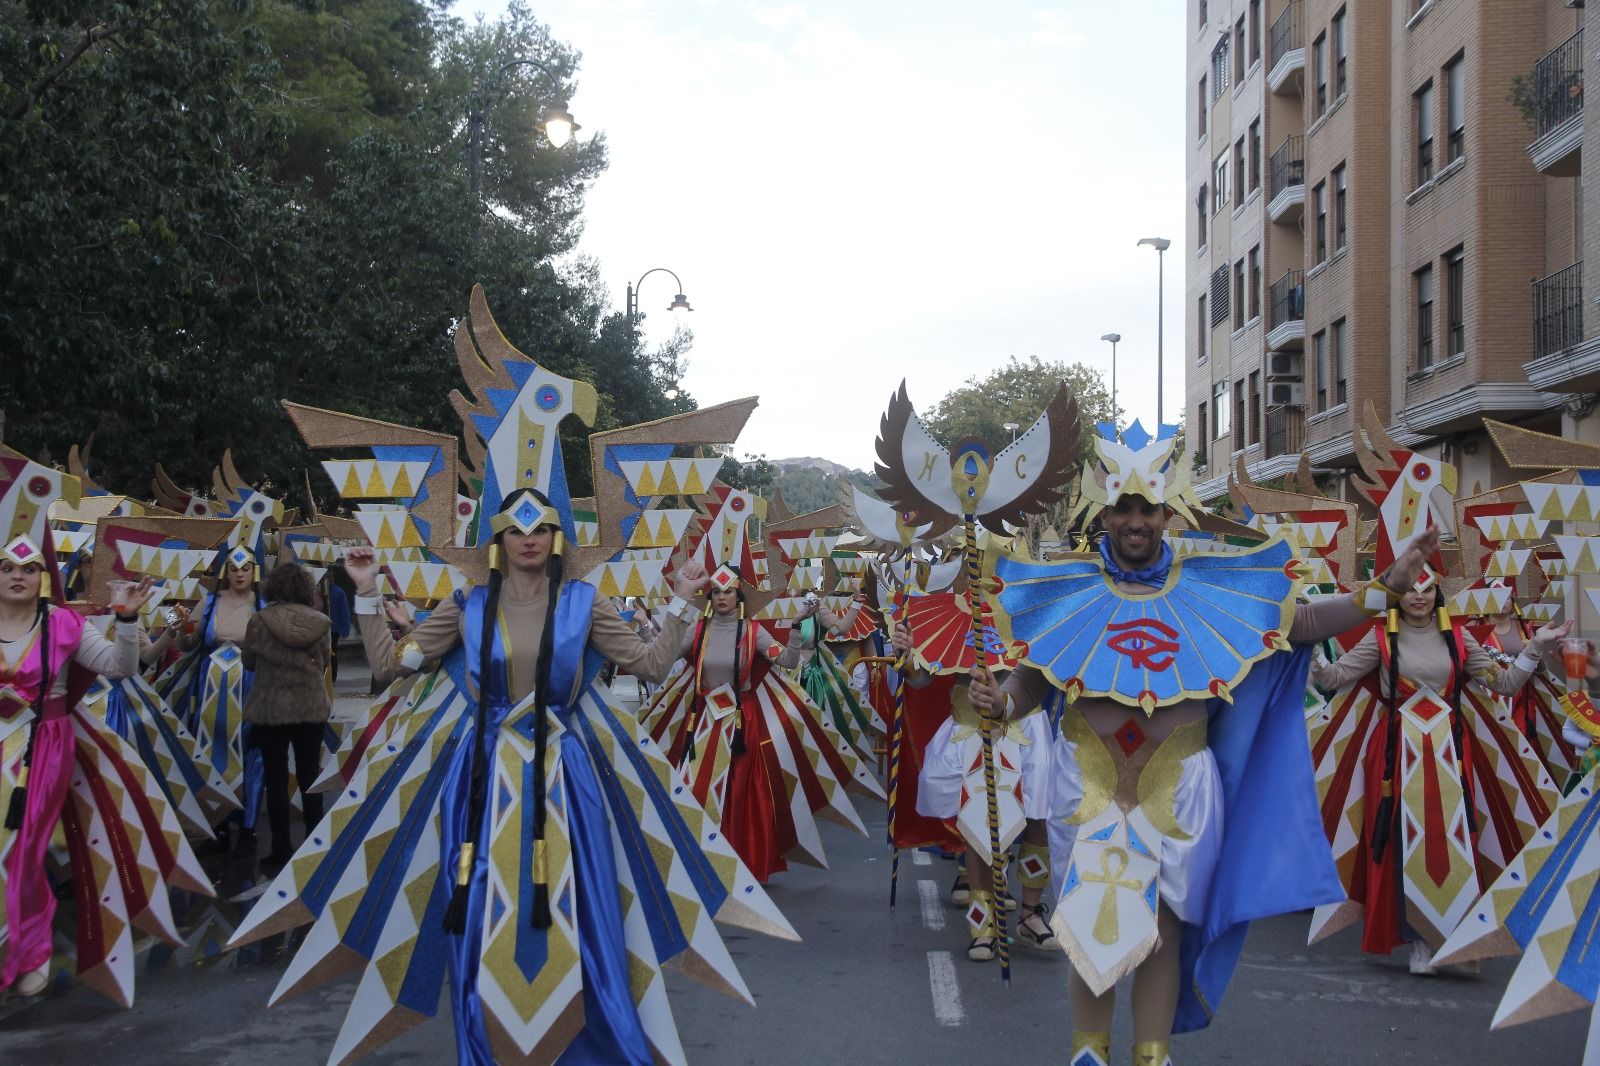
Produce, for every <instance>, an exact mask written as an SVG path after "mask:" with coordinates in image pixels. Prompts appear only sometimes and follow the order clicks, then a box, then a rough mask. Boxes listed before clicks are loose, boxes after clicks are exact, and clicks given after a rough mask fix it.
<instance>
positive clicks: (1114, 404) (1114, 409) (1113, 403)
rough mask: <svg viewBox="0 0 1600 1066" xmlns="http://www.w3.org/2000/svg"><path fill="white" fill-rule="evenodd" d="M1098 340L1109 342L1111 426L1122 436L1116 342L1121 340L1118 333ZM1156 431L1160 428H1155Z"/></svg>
mask: <svg viewBox="0 0 1600 1066" xmlns="http://www.w3.org/2000/svg"><path fill="white" fill-rule="evenodd" d="M1100 339H1101V340H1103V341H1110V342H1111V424H1112V425H1113V426H1116V427H1117V436H1118V437H1121V436H1122V429H1121V427H1122V419H1121V418H1120V417H1119V416H1118V414H1117V342H1118V341H1120V340H1121V339H1122V334H1120V333H1102V334H1100ZM1156 428H1157V429H1158V430H1159V429H1160V428H1161V427H1160V426H1157V427H1156Z"/></svg>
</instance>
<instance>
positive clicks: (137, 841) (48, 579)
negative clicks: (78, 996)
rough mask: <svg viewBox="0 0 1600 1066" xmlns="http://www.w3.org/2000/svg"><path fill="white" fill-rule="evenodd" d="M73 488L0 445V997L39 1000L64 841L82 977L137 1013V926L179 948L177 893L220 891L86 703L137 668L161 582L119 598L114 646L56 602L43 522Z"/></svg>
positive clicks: (145, 777)
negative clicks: (143, 627) (171, 891)
mask: <svg viewBox="0 0 1600 1066" xmlns="http://www.w3.org/2000/svg"><path fill="white" fill-rule="evenodd" d="M64 480H65V478H64V475H61V474H59V473H57V472H56V471H53V470H49V469H47V468H45V467H42V466H40V465H38V464H36V463H33V462H31V461H29V460H27V459H26V458H24V457H22V456H20V455H17V454H16V453H14V452H10V451H8V450H5V449H0V534H3V535H4V536H6V537H7V543H6V544H5V545H4V547H3V548H0V812H3V815H4V820H3V822H0V881H3V882H4V884H3V885H0V892H3V897H4V901H5V910H4V913H3V915H0V918H3V921H0V947H3V949H4V961H3V964H0V989H4V988H7V987H9V986H11V985H12V984H15V985H16V986H17V989H18V991H20V992H21V993H22V994H24V995H37V994H38V993H40V992H42V991H43V990H44V988H45V986H46V984H47V982H48V979H49V972H50V957H51V946H52V937H53V933H52V928H51V926H52V923H53V921H54V918H55V912H56V897H55V893H54V892H53V891H52V889H51V885H50V882H49V878H48V877H47V874H46V864H47V861H48V853H49V849H50V843H51V838H52V836H53V835H54V834H56V833H57V832H58V831H60V832H62V833H63V835H64V837H65V840H66V850H67V857H68V863H69V865H70V869H71V879H72V887H73V900H74V905H75V907H76V917H77V922H76V925H77V973H78V977H79V979H80V980H82V981H84V982H85V983H86V984H89V985H90V986H91V987H93V988H95V989H96V990H98V991H100V992H102V993H103V994H105V995H107V996H108V997H110V998H112V999H113V1000H115V1001H116V1002H118V1003H119V1004H121V1005H123V1006H129V1005H131V1004H132V1002H133V980H134V958H133V955H134V952H133V937H132V930H133V928H134V927H135V926H136V927H138V928H139V929H140V930H141V931H143V932H148V933H151V934H153V935H156V936H158V937H160V938H161V939H163V940H166V941H167V942H168V943H172V944H177V943H179V938H178V934H177V930H176V928H175V927H174V926H173V921H172V912H171V907H170V903H169V899H168V888H169V884H170V885H171V886H176V887H183V888H186V889H189V890H190V891H194V892H198V893H200V894H203V895H207V896H209V895H211V894H212V890H211V885H210V882H209V881H208V880H207V878H206V876H205V874H204V872H203V871H202V870H201V869H200V866H199V863H198V862H197V861H196V860H195V857H194V854H193V853H192V852H191V851H190V849H189V846H188V844H187V842H186V841H185V840H184V838H183V833H182V830H181V829H180V828H179V824H178V819H177V815H176V814H175V813H174V811H173V809H172V807H171V806H170V805H169V804H168V802H167V800H166V798H165V797H164V795H163V794H162V793H161V791H160V789H159V788H158V787H157V786H156V784H155V782H154V781H153V780H152V778H153V775H152V773H151V771H150V770H149V768H148V767H146V766H145V764H144V761H143V759H142V758H141V757H140V755H139V752H138V751H137V750H136V749H135V748H133V747H132V746H131V745H129V744H128V743H127V742H125V741H123V740H122V738H121V737H119V736H117V734H116V733H115V732H113V731H112V730H111V729H109V728H108V727H107V726H106V725H105V723H104V722H103V721H102V720H100V719H99V718H97V717H95V716H94V715H92V714H90V713H86V712H85V711H84V710H82V709H81V708H79V707H78V702H79V700H80V699H81V698H82V696H83V695H84V693H85V692H86V691H87V689H88V688H89V685H90V683H91V682H92V681H93V680H94V678H95V675H96V674H105V675H107V676H110V677H126V676H128V675H130V674H132V673H134V672H135V671H136V670H137V669H138V665H139V647H140V625H139V619H138V610H139V608H140V607H141V606H142V605H143V604H144V603H145V602H146V601H147V600H148V599H149V598H150V595H151V592H152V587H153V586H152V582H150V581H148V580H146V581H143V582H140V583H139V585H138V586H136V587H134V588H133V589H131V590H130V591H129V592H128V593H127V595H126V596H125V598H124V599H123V600H122V603H121V608H122V613H119V614H118V616H117V621H116V637H115V640H114V642H113V641H108V640H107V639H106V638H104V637H102V636H101V635H100V633H99V631H98V630H96V629H94V628H93V627H91V626H88V625H86V624H85V622H84V620H83V618H82V617H81V616H79V615H78V614H76V613H75V612H73V611H71V610H67V609H66V608H64V607H62V606H60V605H59V603H58V602H57V599H58V597H59V595H60V575H59V574H58V573H57V572H56V570H55V566H54V559H53V555H52V554H51V552H50V550H49V547H48V541H47V540H46V536H47V531H46V528H45V514H46V511H47V510H48V508H49V505H50V503H51V502H52V501H53V500H54V499H56V498H57V497H58V496H60V495H61V493H62V488H63V482H64ZM74 491H75V483H74ZM41 544H43V545H45V547H44V548H41V547H40V546H41Z"/></svg>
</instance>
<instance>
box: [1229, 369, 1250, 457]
mask: <svg viewBox="0 0 1600 1066" xmlns="http://www.w3.org/2000/svg"><path fill="white" fill-rule="evenodd" d="M1252 377H1254V375H1252ZM1233 409H1234V411H1235V414H1234V418H1233V450H1234V451H1236V452H1242V451H1244V437H1245V430H1246V428H1247V427H1248V426H1249V424H1250V408H1248V407H1246V406H1245V405H1244V381H1243V379H1240V380H1238V381H1235V382H1234V383H1233Z"/></svg>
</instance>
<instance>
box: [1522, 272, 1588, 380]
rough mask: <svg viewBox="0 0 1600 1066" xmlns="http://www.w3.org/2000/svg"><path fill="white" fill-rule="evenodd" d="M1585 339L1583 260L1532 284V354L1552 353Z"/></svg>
mask: <svg viewBox="0 0 1600 1066" xmlns="http://www.w3.org/2000/svg"><path fill="white" fill-rule="evenodd" d="M1581 340H1583V263H1582V262H1581V261H1580V262H1577V263H1574V264H1572V265H1571V266H1569V267H1567V268H1566V269H1565V270H1558V271H1556V272H1555V273H1554V274H1551V275H1549V276H1548V277H1543V278H1540V279H1539V280H1538V281H1536V282H1534V283H1533V356H1534V358H1535V359H1537V358H1539V357H1540V356H1542V355H1553V354H1555V353H1556V352H1560V351H1565V350H1566V349H1568V348H1571V347H1572V346H1573V345H1575V344H1577V343H1578V342H1579V341H1581Z"/></svg>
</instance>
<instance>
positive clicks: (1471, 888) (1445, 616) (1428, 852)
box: [1311, 412, 1565, 974]
mask: <svg viewBox="0 0 1600 1066" xmlns="http://www.w3.org/2000/svg"><path fill="white" fill-rule="evenodd" d="M1370 415H1371V413H1370V412H1369V416H1370ZM1363 432H1364V435H1365V441H1364V442H1363V443H1362V444H1361V445H1360V446H1358V448H1357V456H1358V458H1359V459H1360V461H1361V465H1362V470H1363V473H1364V474H1365V475H1366V478H1367V480H1366V481H1365V482H1363V483H1360V484H1359V485H1358V488H1359V489H1360V491H1362V492H1363V494H1364V495H1366V497H1367V498H1368V499H1369V500H1370V501H1371V502H1372V503H1373V504H1374V506H1376V507H1377V509H1378V528H1377V532H1376V534H1375V547H1376V566H1377V568H1378V569H1380V570H1382V569H1385V568H1387V567H1388V565H1389V563H1390V560H1392V559H1394V558H1395V557H1397V556H1398V555H1399V554H1400V552H1401V551H1402V550H1404V546H1405V544H1406V543H1407V542H1408V541H1409V539H1410V537H1411V536H1412V535H1413V534H1414V533H1415V532H1416V531H1417V530H1418V529H1422V528H1424V527H1430V526H1435V525H1443V524H1444V523H1447V522H1450V521H1451V520H1452V518H1453V517H1454V515H1453V511H1454V508H1453V501H1452V499H1451V493H1452V492H1453V490H1454V488H1455V484H1456V472H1455V469H1454V468H1453V467H1451V466H1450V465H1449V464H1447V463H1442V462H1440V461H1438V460H1436V459H1434V458H1432V457H1430V456H1422V455H1418V454H1416V453H1415V452H1412V451H1410V450H1409V449H1406V448H1404V447H1402V446H1401V445H1399V444H1397V443H1396V442H1395V441H1393V440H1391V439H1390V438H1389V437H1388V436H1387V435H1386V434H1385V433H1384V431H1383V427H1382V425H1381V423H1379V422H1378V421H1377V419H1376V418H1375V417H1369V418H1368V420H1367V422H1366V424H1365V425H1364V426H1363ZM1445 574H1446V570H1445V564H1444V562H1443V556H1442V555H1437V554H1436V555H1432V556H1431V558H1430V563H1429V566H1428V567H1427V568H1425V569H1424V570H1423V571H1421V572H1420V574H1419V575H1418V576H1417V578H1416V579H1415V581H1416V583H1415V584H1414V585H1412V586H1411V587H1409V588H1407V589H1405V590H1403V591H1404V593H1405V594H1404V595H1402V596H1401V597H1400V599H1399V602H1397V603H1396V604H1394V605H1393V606H1392V607H1391V608H1390V609H1389V611H1388V613H1387V617H1386V618H1385V619H1382V620H1380V621H1378V622H1375V623H1374V624H1373V625H1371V626H1370V627H1369V631H1368V632H1367V633H1366V635H1365V636H1363V637H1362V638H1361V640H1360V641H1359V642H1358V643H1356V644H1355V645H1354V646H1353V647H1351V648H1350V650H1348V651H1346V652H1345V653H1344V654H1343V655H1341V656H1340V657H1339V658H1338V659H1337V660H1336V661H1335V662H1334V663H1333V664H1332V665H1329V666H1324V667H1320V668H1318V669H1317V671H1316V673H1315V677H1316V681H1317V684H1318V685H1319V686H1320V687H1322V688H1323V689H1325V690H1329V691H1334V692H1335V695H1334V696H1333V697H1332V698H1331V699H1330V701H1329V705H1328V714H1329V723H1328V725H1327V727H1326V728H1325V730H1324V731H1323V733H1322V735H1321V736H1320V737H1319V738H1318V741H1317V745H1316V747H1315V749H1314V751H1313V759H1314V762H1315V765H1316V772H1317V779H1318V784H1319V788H1320V789H1321V791H1322V815H1323V826H1324V830H1325V832H1326V833H1327V837H1328V841H1329V844H1330V845H1331V847H1332V849H1333V857H1334V861H1335V864H1336V866H1337V868H1338V870H1339V874H1340V878H1341V880H1342V881H1343V883H1344V887H1345V892H1346V895H1347V896H1348V900H1347V901H1346V902H1343V903H1340V904H1337V905H1335V906H1329V907H1322V908H1319V909H1318V910H1317V912H1316V913H1315V914H1314V915H1313V918H1312V925H1311V939H1312V940H1313V942H1315V941H1316V940H1320V939H1323V938H1325V937H1327V936H1329V935H1331V934H1333V933H1334V932H1337V931H1338V930H1340V929H1342V928H1345V927H1346V926H1348V925H1350V924H1352V923H1353V922H1355V921H1358V920H1360V921H1362V922H1363V929H1362V948H1363V950H1365V951H1368V952H1371V953H1374V954H1380V955H1386V954H1388V953H1390V952H1391V951H1393V950H1394V948H1396V947H1397V946H1399V945H1400V944H1402V943H1405V942H1407V941H1409V942H1410V943H1411V945H1412V947H1411V958H1410V966H1411V970H1412V972H1413V973H1416V974H1430V973H1432V972H1433V968H1432V966H1431V962H1430V960H1431V958H1432V955H1433V949H1434V948H1436V947H1437V946H1438V945H1439V944H1441V943H1443V941H1444V938H1445V937H1446V936H1447V935H1448V934H1449V932H1450V930H1451V929H1453V928H1454V927H1455V925H1456V923H1457V922H1458V921H1459V920H1460V918H1461V916H1462V915H1463V914H1465V913H1466V910H1467V908H1468V907H1470V906H1471V905H1472V901H1473V900H1474V899H1476V898H1477V895H1478V892H1479V889H1480V887H1481V885H1483V884H1487V883H1488V882H1490V881H1492V880H1493V879H1494V878H1495V877H1496V876H1497V875H1498V874H1499V872H1500V870H1501V869H1503V868H1504V866H1505V865H1506V863H1507V862H1509V861H1510V860H1511V859H1512V857H1513V856H1515V855H1516V853H1517V852H1518V851H1519V850H1521V848H1522V847H1523V845H1524V844H1525V843H1526V842H1527V840H1528V838H1529V836H1530V835H1531V834H1532V833H1533V832H1534V830H1535V829H1536V828H1537V827H1538V826H1539V824H1540V823H1542V822H1543V821H1544V820H1545V819H1546V818H1547V817H1548V815H1549V812H1550V811H1551V810H1552V809H1553V808H1554V806H1555V803H1556V800H1557V798H1558V793H1557V789H1556V784H1555V782H1554V781H1553V780H1552V778H1551V776H1550V774H1549V773H1548V771H1546V770H1545V768H1544V766H1543V765H1542V764H1541V762H1540V761H1539V758H1538V756H1537V755H1536V754H1535V752H1534V750H1533V748H1532V747H1531V746H1530V745H1529V744H1528V742H1527V740H1526V738H1525V737H1524V736H1523V735H1522V733H1521V731H1520V730H1519V729H1518V728H1517V726H1516V724H1515V723H1514V722H1513V720H1512V717H1511V713H1510V708H1509V705H1507V704H1506V703H1504V702H1503V701H1502V700H1501V699H1500V698H1499V697H1505V696H1512V695H1515V694H1516V693H1517V692H1518V690H1519V689H1521V688H1522V687H1523V685H1524V684H1525V683H1526V682H1527V681H1528V680H1529V678H1530V677H1532V676H1533V674H1534V672H1535V671H1536V670H1537V669H1538V666H1539V662H1540V659H1541V658H1542V655H1543V652H1544V651H1545V650H1547V649H1552V648H1553V647H1554V641H1556V640H1557V639H1559V638H1560V637H1561V636H1563V635H1565V629H1564V628H1563V627H1546V628H1545V629H1543V630H1540V631H1539V632H1538V633H1537V634H1535V636H1534V639H1533V642H1532V643H1530V644H1529V645H1528V647H1526V648H1524V649H1523V650H1522V652H1521V653H1520V655H1519V657H1518V658H1517V659H1516V660H1515V661H1513V662H1512V663H1511V664H1509V665H1508V666H1507V667H1506V668H1505V669H1503V670H1502V669H1501V668H1500V667H1499V666H1498V665H1496V663H1495V661H1494V660H1493V658H1492V657H1491V656H1490V655H1489V654H1488V653H1487V652H1486V651H1484V650H1483V649H1482V648H1481V647H1480V646H1479V644H1478V642H1477V640H1475V639H1474V638H1473V636H1472V635H1471V633H1470V632H1468V631H1467V628H1466V626H1464V625H1463V624H1462V620H1461V619H1459V618H1457V617H1455V616H1454V615H1453V614H1452V612H1451V611H1450V610H1449V608H1448V606H1447V602H1448V601H1447V597H1446V589H1445V587H1444V583H1445ZM1455 580H1460V579H1455ZM1462 583H1463V584H1464V583H1465V582H1462ZM1469 591H1470V590H1469ZM1471 682H1475V683H1471Z"/></svg>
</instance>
